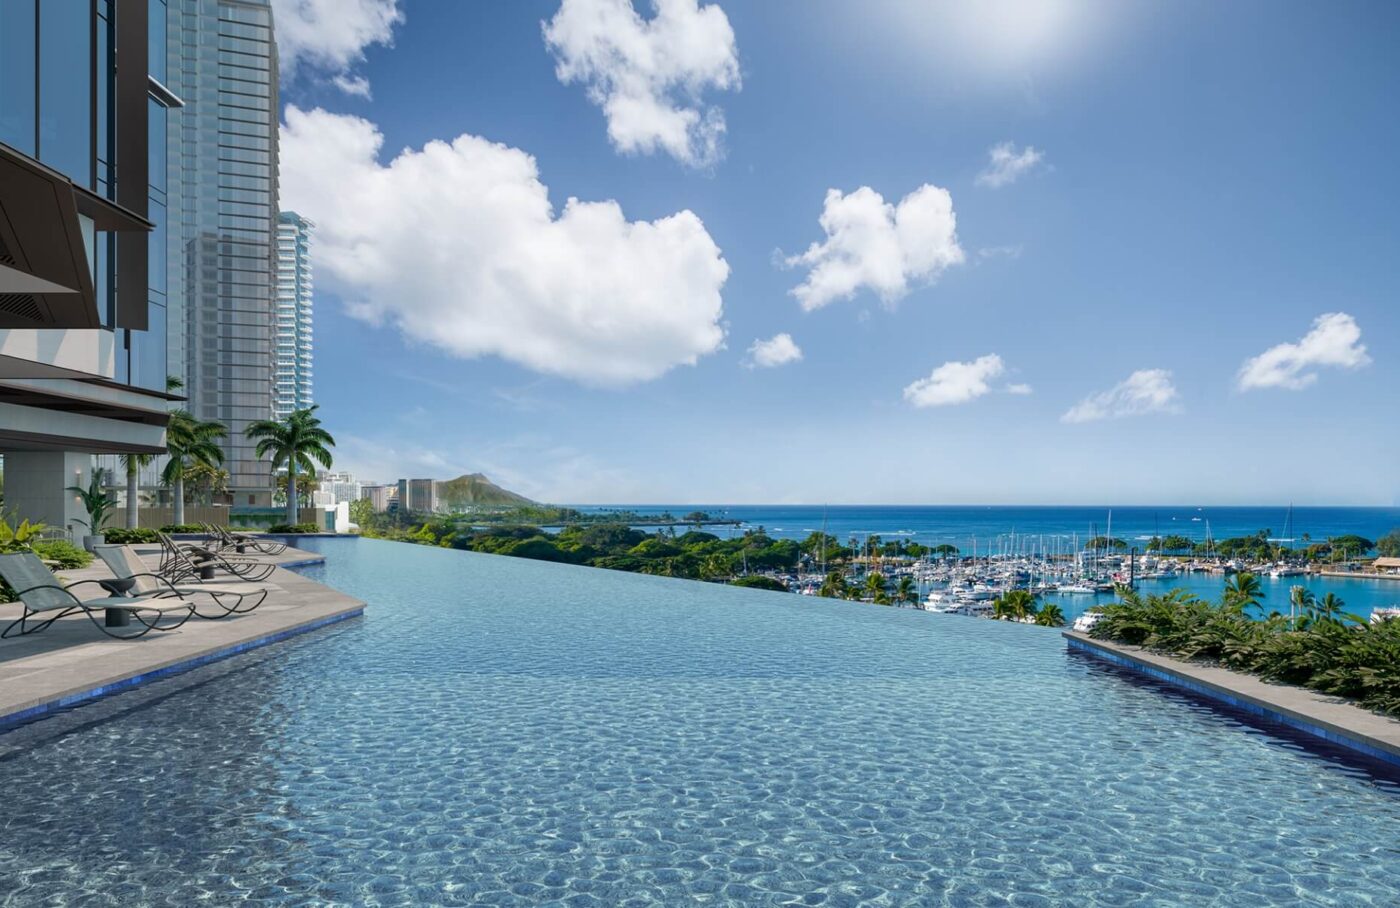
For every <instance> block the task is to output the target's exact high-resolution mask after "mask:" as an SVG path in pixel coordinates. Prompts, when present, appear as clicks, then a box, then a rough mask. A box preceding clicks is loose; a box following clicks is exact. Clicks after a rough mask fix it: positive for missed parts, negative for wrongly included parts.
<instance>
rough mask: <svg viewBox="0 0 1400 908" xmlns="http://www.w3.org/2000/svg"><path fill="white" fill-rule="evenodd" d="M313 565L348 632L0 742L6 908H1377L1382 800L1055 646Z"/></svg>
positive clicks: (358, 563) (1374, 779) (1353, 780)
mask: <svg viewBox="0 0 1400 908" xmlns="http://www.w3.org/2000/svg"><path fill="white" fill-rule="evenodd" d="M306 545H307V547H315V548H318V549H324V550H325V551H326V552H327V554H328V557H329V559H330V560H329V563H328V564H327V565H325V566H324V567H319V568H314V569H308V570H307V571H306V573H308V574H309V575H311V576H313V577H315V578H317V579H320V580H323V581H325V582H328V583H330V584H332V585H334V586H336V587H338V588H341V589H344V590H346V591H347V592H350V593H352V594H354V595H357V596H360V597H362V598H364V599H366V600H367V601H368V602H369V603H370V607H371V608H370V611H369V612H368V613H367V614H366V617H365V618H364V619H363V620H356V621H354V622H351V623H348V624H346V625H342V626H339V627H337V628H335V629H331V630H329V631H323V632H319V633H317V634H315V635H312V636H309V637H305V638H301V639H299V640H296V641H294V642H290V643H287V644H281V645H278V646H276V647H273V648H270V649H267V650H262V651H259V652H257V653H253V654H249V655H247V656H244V657H239V658H237V659H233V660H228V661H226V662H222V663H219V664H218V665H216V666H210V667H208V668H207V669H201V670H199V671H197V672H194V673H191V674H189V675H185V676H180V677H178V678H175V679H171V680H168V681H165V682H161V683H159V684H156V685H153V686H152V687H150V688H148V689H144V690H142V691H136V692H132V693H131V694H122V695H118V696H115V697H112V698H109V699H107V700H104V701H102V702H100V703H98V704H94V705H92V706H88V707H82V708H79V709H75V710H72V711H70V712H68V713H66V714H63V715H60V716H58V717H55V718H52V719H49V720H45V721H43V722H38V723H34V724H32V725H28V726H24V727H22V728H20V729H17V730H15V731H12V732H10V733H8V734H5V735H0V779H3V783H4V786H5V794H4V797H3V801H0V803H3V808H0V903H3V904H4V905H7V906H10V905H15V906H23V905H39V904H82V905H122V906H130V905H144V904H158V905H180V906H188V905H192V904H210V905H227V904H232V903H236V902H245V901H246V902H249V903H254V904H277V905H280V904H285V905H322V904H346V905H352V904H353V905H414V904H442V905H465V904H536V903H541V902H556V903H561V904H567V905H578V906H588V905H598V906H603V905H608V906H611V905H637V906H644V905H680V904H691V903H697V902H703V903H709V904H741V905H762V904H797V905H857V904H873V905H899V904H927V905H1018V906H1019V905H1067V906H1100V905H1102V906H1107V905H1114V906H1120V905H1158V906H1165V905H1222V906H1224V905H1228V906H1239V905H1394V904H1397V903H1400V844H1398V843H1400V786H1397V785H1396V784H1394V783H1393V782H1392V781H1390V780H1387V779H1385V778H1383V777H1379V776H1377V775H1373V774H1372V773H1371V772H1369V771H1368V770H1367V769H1366V768H1365V767H1362V766H1358V765H1353V764H1347V763H1343V762H1341V761H1339V760H1337V759H1335V758H1331V757H1327V756H1321V755H1318V754H1317V753H1316V752H1314V751H1311V750H1309V749H1305V748H1303V747H1301V746H1299V745H1298V744H1297V743H1296V742H1294V741H1292V740H1290V739H1288V738H1285V737H1279V736H1277V735H1275V734H1274V733H1271V732H1269V731H1268V730H1264V729H1260V728H1258V727H1254V726H1251V725H1247V724H1244V723H1242V722H1241V721H1239V720H1237V719H1235V718H1232V717H1230V716H1228V715H1224V714H1222V713H1219V712H1216V711H1214V710H1211V709H1209V708H1206V707H1203V706H1201V705H1198V704H1195V703H1192V702H1190V701H1187V700H1184V699H1180V698H1176V697H1174V696H1171V695H1167V694H1164V693H1163V692H1162V691H1160V690H1157V689H1154V688H1151V687H1148V686H1145V685H1141V684H1138V683H1135V682H1133V681H1130V680H1128V679H1126V678H1124V677H1123V676H1120V675H1117V674H1115V673H1113V672H1112V671H1110V670H1108V669H1104V668H1101V667H1098V666H1096V665H1095V664H1093V663H1090V662H1087V661H1085V660H1083V659H1082V658H1080V657H1072V656H1069V655H1068V654H1067V653H1066V652H1065V647H1064V644H1063V641H1062V639H1061V638H1060V637H1059V635H1058V634H1056V633H1055V632H1053V631H1049V630H1046V629H1043V628H1035V627H1027V626H1021V625H1012V624H1003V623H998V622H989V621H976V620H970V619H961V618H957V617H952V616H939V615H931V614H926V613H922V612H915V611H910V610H896V609H886V608H877V607H871V606H861V605H857V604H851V603H840V602H827V601H818V600H809V599H806V598H805V597H804V598H799V597H794V596H786V595H782V594H775V593H764V592H759V591H751V590H741V589H733V588H727V587H722V586H715V585H710V584H701V583H689V582H685V581H676V580H668V579H664V578H655V577H644V576H637V575H629V574H621V573H614V572H608V571H600V570H591V569H587V568H576V567H570V566H565V565H556V564H548V563H542V562H533V561H527V560H521V559H512V558H502V557H493V556H487V555H477V554H472V553H467V552H456V551H451V550H443V549H434V548H428V547H420V546H411V545H403V544H396V543H389V542H380V541H375V540H359V541H347V540H324V541H322V540H309V541H307V542H306Z"/></svg>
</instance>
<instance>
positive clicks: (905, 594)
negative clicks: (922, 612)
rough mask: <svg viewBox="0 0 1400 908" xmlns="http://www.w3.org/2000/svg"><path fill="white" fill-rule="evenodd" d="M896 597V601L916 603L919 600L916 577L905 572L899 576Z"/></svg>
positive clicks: (895, 591)
mask: <svg viewBox="0 0 1400 908" xmlns="http://www.w3.org/2000/svg"><path fill="white" fill-rule="evenodd" d="M894 598H895V601H896V602H906V603H914V602H918V601H919V590H918V588H917V587H916V586H915V585H914V578H913V577H910V576H909V575H908V574H905V575H904V576H903V577H900V578H899V583H898V584H896V585H895V588H894Z"/></svg>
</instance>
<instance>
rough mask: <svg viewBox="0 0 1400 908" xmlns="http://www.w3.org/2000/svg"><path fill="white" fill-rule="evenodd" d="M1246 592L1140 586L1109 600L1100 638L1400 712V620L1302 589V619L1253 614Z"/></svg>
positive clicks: (1298, 599)
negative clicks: (1379, 617) (1214, 596)
mask: <svg viewBox="0 0 1400 908" xmlns="http://www.w3.org/2000/svg"><path fill="white" fill-rule="evenodd" d="M1237 602H1238V597H1237V596H1236V598H1233V599H1232V598H1229V591H1227V596H1222V599H1221V602H1220V603H1219V604H1218V605H1213V604H1211V603H1207V602H1202V601H1201V600H1198V599H1196V598H1194V597H1192V596H1190V595H1189V594H1187V593H1185V592H1183V591H1181V590H1173V591H1172V592H1171V593H1168V594H1166V595H1161V596H1155V595H1154V596H1143V595H1140V594H1138V593H1136V592H1128V593H1125V594H1123V595H1122V597H1121V599H1120V601H1118V602H1116V603H1113V604H1111V605H1107V606H1104V607H1103V608H1102V614H1103V617H1102V618H1101V619H1100V620H1099V621H1098V623H1097V624H1095V625H1094V627H1093V629H1092V630H1090V632H1089V633H1090V635H1091V636H1093V637H1096V638H1101V639H1108V640H1116V641H1118V642H1121V643H1129V644H1134V645H1140V646H1146V647H1149V648H1151V649H1155V650H1160V651H1163V652H1167V653H1170V654H1173V655H1176V656H1180V657H1183V658H1186V659H1203V660H1208V661H1212V662H1216V663H1219V664H1222V665H1224V666H1226V667H1228V668H1232V669H1235V670H1238V671H1247V672H1253V673H1255V674H1258V675H1260V676H1261V677H1264V678H1266V679H1268V680H1271V681H1281V682H1285V683H1289V684H1297V685H1301V686H1304V687H1309V688H1312V689H1314V690H1318V691H1322V692H1323V693H1327V694H1333V695H1336V696H1342V697H1350V698H1353V699H1355V700H1357V701H1359V702H1360V703H1361V705H1362V706H1365V707H1368V708H1370V709H1375V710H1379V711H1381V712H1386V713H1390V714H1391V715H1400V621H1381V622H1379V623H1376V624H1368V623H1367V622H1364V621H1362V620H1361V619H1359V618H1356V617H1355V616H1351V615H1347V614H1345V612H1344V611H1343V609H1344V607H1345V603H1343V602H1342V601H1341V600H1340V599H1339V598H1337V597H1336V596H1335V594H1334V595H1332V596H1331V597H1330V598H1329V597H1328V596H1323V597H1322V598H1321V599H1314V598H1312V597H1309V596H1304V595H1300V594H1295V598H1294V604H1295V605H1296V606H1299V607H1304V608H1306V612H1305V614H1303V615H1302V616H1300V618H1299V619H1298V620H1297V621H1292V620H1289V618H1287V617H1285V616H1283V615H1273V616H1270V617H1269V618H1266V619H1264V620H1262V621H1255V620H1251V619H1250V618H1249V617H1247V616H1246V615H1245V614H1244V613H1243V612H1242V611H1241V609H1240V608H1239V606H1238V605H1237Z"/></svg>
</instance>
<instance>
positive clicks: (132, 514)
mask: <svg viewBox="0 0 1400 908" xmlns="http://www.w3.org/2000/svg"><path fill="white" fill-rule="evenodd" d="M184 386H185V380H184V379H182V378H181V377H180V376H178V375H167V376H165V390H166V391H167V392H171V391H178V390H180V389H181V388H183V387H184ZM121 458H122V469H123V470H125V471H126V528H127V529H129V530H134V529H136V527H137V526H139V525H140V523H141V471H142V470H143V469H145V468H146V467H148V466H150V465H151V461H153V460H155V459H156V456H155V455H154V454H123V455H122V456H121Z"/></svg>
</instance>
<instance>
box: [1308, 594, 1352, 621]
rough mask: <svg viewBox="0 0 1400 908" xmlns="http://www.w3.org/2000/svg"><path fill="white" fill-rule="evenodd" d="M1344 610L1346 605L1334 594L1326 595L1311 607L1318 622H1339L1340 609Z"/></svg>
mask: <svg viewBox="0 0 1400 908" xmlns="http://www.w3.org/2000/svg"><path fill="white" fill-rule="evenodd" d="M1344 608H1346V603H1345V602H1343V601H1342V599H1341V597H1340V596H1338V595H1337V594H1336V593H1328V594H1326V595H1325V596H1323V597H1322V598H1321V599H1319V600H1318V601H1317V605H1315V606H1314V607H1313V609H1314V614H1316V615H1317V620H1319V621H1337V622H1340V619H1341V616H1342V614H1343V613H1342V609H1344Z"/></svg>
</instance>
